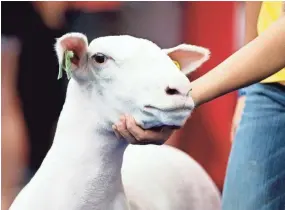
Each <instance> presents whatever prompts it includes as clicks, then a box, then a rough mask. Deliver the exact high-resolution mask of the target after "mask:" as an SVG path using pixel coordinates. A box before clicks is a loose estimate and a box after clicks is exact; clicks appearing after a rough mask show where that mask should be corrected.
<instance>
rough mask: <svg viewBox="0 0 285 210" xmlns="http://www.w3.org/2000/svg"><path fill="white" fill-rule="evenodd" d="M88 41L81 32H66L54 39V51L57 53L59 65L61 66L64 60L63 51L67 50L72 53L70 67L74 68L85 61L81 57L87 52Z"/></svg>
mask: <svg viewBox="0 0 285 210" xmlns="http://www.w3.org/2000/svg"><path fill="white" fill-rule="evenodd" d="M87 48H88V41H87V37H86V36H85V35H84V34H81V33H67V34H65V35H63V36H62V37H60V38H58V39H57V40H56V44H55V51H56V54H57V58H58V62H59V65H60V66H61V65H62V63H63V60H64V53H65V51H67V50H69V51H72V52H73V53H74V56H73V58H72V59H71V63H72V64H71V68H72V69H75V68H78V67H80V65H81V64H82V63H83V62H85V59H82V58H83V57H84V56H85V55H86V52H87Z"/></svg>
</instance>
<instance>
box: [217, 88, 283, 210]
mask: <svg viewBox="0 0 285 210" xmlns="http://www.w3.org/2000/svg"><path fill="white" fill-rule="evenodd" d="M222 209H223V210H285V87H284V86H281V85H279V84H256V85H253V86H250V87H248V88H246V102H245V108H244V111H243V114H242V118H241V121H240V124H239V127H238V129H237V133H236V136H235V140H234V142H233V146H232V150H231V154H230V158H229V162H228V168H227V173H226V180H225V185H224V191H223V208H222Z"/></svg>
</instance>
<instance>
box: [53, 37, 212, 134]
mask: <svg viewBox="0 0 285 210" xmlns="http://www.w3.org/2000/svg"><path fill="white" fill-rule="evenodd" d="M55 49H56V53H57V56H58V60H59V64H60V65H62V62H63V60H64V59H63V57H64V52H65V51H66V50H71V51H73V53H74V56H73V58H72V59H71V63H72V64H71V71H72V76H71V80H70V82H69V88H68V89H69V90H68V91H73V90H74V91H76V93H77V94H78V93H80V98H81V99H82V98H84V99H85V100H84V101H85V102H86V103H88V104H89V105H90V107H92V106H93V107H94V112H96V113H97V115H99V116H100V118H101V120H102V121H104V122H105V123H107V125H108V126H110V125H111V124H113V123H115V122H117V121H118V119H119V116H120V115H121V114H130V115H132V116H134V117H135V119H136V121H137V123H138V124H139V125H141V126H142V127H143V128H152V127H157V126H164V125H167V126H176V127H181V126H182V125H183V124H184V122H185V120H186V119H187V118H188V117H189V115H190V114H191V112H192V110H193V108H194V102H193V100H192V98H191V96H190V95H189V90H190V89H191V84H190V81H189V79H188V78H187V76H186V75H187V74H189V73H190V72H192V71H194V70H196V69H197V68H198V67H200V66H201V65H202V64H203V63H204V62H205V61H207V60H208V59H209V54H210V53H209V51H208V50H207V49H205V48H203V47H198V46H193V45H187V44H181V45H179V46H176V47H174V48H170V49H161V48H159V47H158V46H157V45H156V44H154V43H152V42H150V41H148V40H145V39H140V38H135V37H132V36H128V35H122V36H107V37H100V38H97V39H94V40H93V41H92V42H91V43H90V44H89V46H88V41H87V38H86V36H85V35H83V34H80V33H68V34H66V35H64V36H62V37H61V38H59V39H57V42H56V45H55ZM173 60H175V61H177V62H178V63H179V65H180V67H181V69H178V68H177V66H176V65H175V63H174V62H173ZM71 86H73V87H71ZM75 86H76V87H75ZM76 89H80V91H78V90H76ZM71 95H72V93H71V92H70V93H69V92H68V95H67V97H68V96H71ZM78 100H79V99H78ZM95 107H96V108H95ZM110 129H111V126H110Z"/></svg>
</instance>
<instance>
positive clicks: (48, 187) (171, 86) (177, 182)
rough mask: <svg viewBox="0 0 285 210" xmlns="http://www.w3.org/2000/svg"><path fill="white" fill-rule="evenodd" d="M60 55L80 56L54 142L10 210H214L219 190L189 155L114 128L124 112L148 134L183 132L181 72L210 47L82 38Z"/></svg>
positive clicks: (67, 40)
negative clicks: (133, 140) (133, 141)
mask: <svg viewBox="0 0 285 210" xmlns="http://www.w3.org/2000/svg"><path fill="white" fill-rule="evenodd" d="M66 50H72V51H73V52H74V53H75V55H76V56H75V57H74V58H73V59H72V78H71V80H70V81H69V84H68V89H67V95H66V101H65V104H64V106H63V109H62V112H61V115H60V118H59V121H58V125H57V130H56V134H55V138H54V142H53V144H52V147H51V149H50V150H49V152H48V154H47V156H46V157H45V159H44V161H43V163H42V165H41V167H40V169H39V170H38V171H37V173H36V174H35V176H34V177H33V178H32V179H31V181H30V182H29V183H28V184H27V185H26V187H25V188H24V189H23V190H22V191H21V192H20V193H19V195H18V196H17V198H16V199H15V201H14V203H13V204H12V206H11V208H10V209H11V210H85V209H86V210H126V209H129V210H218V209H220V194H219V192H218V190H217V188H216V186H215V185H214V183H213V181H212V180H211V179H210V177H209V176H208V175H207V173H206V172H205V171H204V170H203V169H202V167H201V166H200V165H199V164H198V163H197V162H195V161H194V160H193V159H192V158H191V157H189V156H188V155H186V154H185V153H183V152H182V151H180V150H178V149H175V148H173V147H170V146H166V145H164V146H157V145H143V146H142V145H129V146H128V143H127V142H126V141H125V140H124V139H117V138H116V136H115V133H114V132H113V130H112V124H114V123H116V122H117V121H118V120H119V117H120V115H121V114H125V113H128V114H131V115H132V116H134V118H135V120H136V122H137V123H138V124H139V125H140V126H142V127H144V128H151V127H157V126H162V125H169V126H177V127H181V126H183V124H184V122H185V120H186V119H187V118H188V117H189V115H190V113H191V111H192V110H193V107H194V103H193V100H192V98H191V97H190V96H189V95H188V92H189V90H190V82H189V80H188V79H187V77H186V76H185V74H188V73H190V72H191V71H193V70H195V69H196V68H198V67H199V66H200V65H202V63H203V62H205V61H206V60H207V59H208V58H209V51H208V50H207V49H204V48H202V47H197V46H192V45H186V44H183V45H179V46H177V47H175V48H171V49H167V50H162V49H160V48H159V47H158V46H157V45H155V44H154V43H152V42H150V41H148V40H145V39H139V38H134V37H131V36H108V37H101V38H98V39H94V40H93V41H92V42H91V43H90V45H89V46H88V42H87V38H86V37H85V36H84V35H83V34H80V33H69V34H66V35H64V36H62V37H61V38H59V39H58V40H57V42H56V53H57V56H58V59H59V63H60V64H62V61H63V56H64V51H66ZM173 60H176V61H178V62H179V63H180V65H181V68H182V70H181V71H180V70H179V69H178V68H177V67H176V65H175V64H174V63H173ZM39 141H40V139H39Z"/></svg>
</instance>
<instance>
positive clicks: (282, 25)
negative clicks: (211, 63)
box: [192, 17, 285, 106]
mask: <svg viewBox="0 0 285 210" xmlns="http://www.w3.org/2000/svg"><path fill="white" fill-rule="evenodd" d="M284 55H285V17H282V18H280V19H279V20H278V21H276V22H275V23H274V24H272V26H271V27H269V28H268V30H267V31H265V32H263V33H262V34H261V35H259V36H258V37H257V38H256V39H254V40H253V41H251V42H249V43H248V44H247V45H245V46H244V47H243V48H241V49H240V50H238V51H237V52H236V53H234V54H233V55H232V56H230V57H229V58H228V59H226V60H225V61H224V62H222V63H221V64H220V65H218V66H217V67H215V68H214V69H213V70H211V71H210V72H208V73H207V74H205V75H204V76H202V77H200V78H198V79H197V80H195V81H194V82H192V87H193V91H192V97H193V99H194V101H195V104H196V106H200V105H202V104H203V103H206V102H208V101H211V100H213V99H215V98H217V97H220V96H222V95H224V94H226V93H229V92H231V91H234V90H237V89H239V88H242V87H245V86H248V85H251V84H254V83H256V82H259V81H261V80H262V79H265V78H267V77H268V76H270V75H272V74H274V73H276V72H278V71H280V69H282V68H283V67H284V66H285V56H284ZM200 87H203V88H200Z"/></svg>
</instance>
